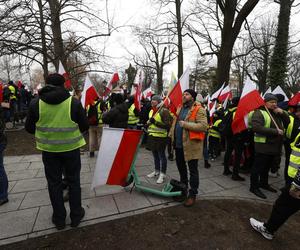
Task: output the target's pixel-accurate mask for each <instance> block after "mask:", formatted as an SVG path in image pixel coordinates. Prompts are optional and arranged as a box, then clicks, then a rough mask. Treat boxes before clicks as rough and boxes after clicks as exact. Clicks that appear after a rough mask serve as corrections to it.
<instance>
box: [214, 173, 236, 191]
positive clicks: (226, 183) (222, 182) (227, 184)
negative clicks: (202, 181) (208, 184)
mask: <svg viewBox="0 0 300 250" xmlns="http://www.w3.org/2000/svg"><path fill="white" fill-rule="evenodd" d="M210 180H212V181H214V182H215V183H217V184H218V185H219V186H221V187H223V188H225V189H229V188H235V187H240V186H241V185H242V184H241V182H239V181H233V180H232V179H231V178H229V177H228V176H224V175H223V176H217V177H214V178H211V179H210Z"/></svg>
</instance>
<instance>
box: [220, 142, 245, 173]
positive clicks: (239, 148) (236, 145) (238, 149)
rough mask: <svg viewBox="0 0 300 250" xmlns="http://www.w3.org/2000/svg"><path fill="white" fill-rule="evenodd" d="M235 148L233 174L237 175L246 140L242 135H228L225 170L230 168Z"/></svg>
mask: <svg viewBox="0 0 300 250" xmlns="http://www.w3.org/2000/svg"><path fill="white" fill-rule="evenodd" d="M233 150H234V163H233V174H234V175H237V174H238V173H239V169H240V162H241V158H242V154H243V150H244V140H243V139H242V138H241V137H226V152H225V155H224V171H227V170H229V161H230V158H231V155H232V152H233Z"/></svg>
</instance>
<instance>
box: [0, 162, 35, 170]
mask: <svg viewBox="0 0 300 250" xmlns="http://www.w3.org/2000/svg"><path fill="white" fill-rule="evenodd" d="M29 164H30V162H22V163H9V164H5V165H4V167H5V171H7V172H10V171H19V170H25V169H27V168H28V166H29Z"/></svg>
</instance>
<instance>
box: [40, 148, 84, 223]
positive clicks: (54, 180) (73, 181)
mask: <svg viewBox="0 0 300 250" xmlns="http://www.w3.org/2000/svg"><path fill="white" fill-rule="evenodd" d="M42 159H43V163H44V167H45V175H46V178H47V182H48V191H49V196H50V201H51V205H52V208H53V218H54V219H55V220H56V221H59V222H63V221H65V218H66V209H65V206H64V199H63V182H62V174H63V169H64V171H65V178H66V180H67V182H68V186H69V204H70V210H71V213H70V218H71V220H74V219H75V220H76V219H78V218H79V217H80V216H81V213H82V210H81V188H80V169H81V161H80V150H79V149H75V150H72V151H68V152H61V153H52V152H45V151H43V152H42Z"/></svg>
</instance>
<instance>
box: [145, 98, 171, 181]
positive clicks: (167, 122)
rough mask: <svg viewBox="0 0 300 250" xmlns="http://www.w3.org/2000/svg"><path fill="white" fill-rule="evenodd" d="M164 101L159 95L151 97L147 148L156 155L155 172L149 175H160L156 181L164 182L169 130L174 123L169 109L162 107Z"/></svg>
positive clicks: (150, 176) (151, 176)
mask: <svg viewBox="0 0 300 250" xmlns="http://www.w3.org/2000/svg"><path fill="white" fill-rule="evenodd" d="M162 105H163V102H162V100H161V97H160V96H159V95H154V96H153V97H152V99H151V106H152V109H151V111H150V113H149V121H148V123H147V124H148V138H147V146H146V148H147V149H149V150H151V151H152V154H153V157H154V167H155V169H154V172H152V173H150V174H148V175H147V177H149V178H153V177H158V179H157V181H156V183H157V184H161V183H163V182H164V179H165V177H166V171H167V158H166V153H165V151H166V146H167V143H168V130H169V128H170V126H171V124H172V116H171V115H170V112H169V110H168V109H166V108H164V107H162V108H161V106H162Z"/></svg>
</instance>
